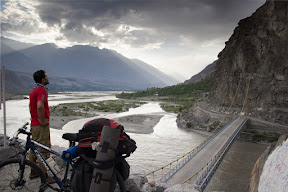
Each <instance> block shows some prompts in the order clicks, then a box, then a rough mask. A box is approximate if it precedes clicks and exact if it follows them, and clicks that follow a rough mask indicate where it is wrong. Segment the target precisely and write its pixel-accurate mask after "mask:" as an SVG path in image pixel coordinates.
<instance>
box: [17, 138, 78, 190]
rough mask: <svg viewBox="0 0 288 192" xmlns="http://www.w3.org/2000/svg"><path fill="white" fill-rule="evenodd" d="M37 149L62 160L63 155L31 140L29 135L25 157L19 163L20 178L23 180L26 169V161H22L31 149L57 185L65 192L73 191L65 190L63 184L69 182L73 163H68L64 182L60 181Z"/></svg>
mask: <svg viewBox="0 0 288 192" xmlns="http://www.w3.org/2000/svg"><path fill="white" fill-rule="evenodd" d="M36 147H40V148H42V149H44V150H46V151H48V152H49V153H52V154H54V155H56V156H58V157H60V158H61V154H60V153H58V152H56V151H54V150H52V149H51V148H49V147H46V146H45V145H42V144H41V143H38V142H36V141H33V140H31V138H30V135H27V141H26V146H25V151H24V155H23V156H21V157H20V162H19V164H20V171H19V174H20V175H19V176H20V178H22V176H23V172H24V167H23V162H24V161H22V159H23V160H24V159H25V158H26V154H27V152H28V150H29V149H31V150H32V151H33V152H34V153H35V154H36V156H37V157H38V158H39V159H40V161H41V162H42V164H43V165H44V166H45V168H46V169H47V171H48V172H49V174H50V175H52V176H53V179H54V180H55V181H56V183H57V184H58V186H59V187H60V188H61V190H63V191H71V190H70V189H67V188H65V186H64V185H63V183H64V182H66V181H67V176H68V169H69V165H71V167H72V168H74V167H73V165H72V163H71V162H66V170H65V175H64V178H63V180H62V181H60V179H59V178H58V177H57V175H56V174H54V173H53V171H52V170H51V168H50V167H49V165H48V163H47V162H46V160H45V159H44V158H43V156H42V155H41V154H40V152H39V151H38V150H37V148H36ZM19 181H21V179H19ZM19 184H20V182H19Z"/></svg>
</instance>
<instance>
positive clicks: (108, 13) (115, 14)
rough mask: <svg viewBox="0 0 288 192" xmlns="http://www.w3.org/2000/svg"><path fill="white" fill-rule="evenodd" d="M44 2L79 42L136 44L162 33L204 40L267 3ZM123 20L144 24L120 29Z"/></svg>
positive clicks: (53, 20) (46, 14) (47, 14)
mask: <svg viewBox="0 0 288 192" xmlns="http://www.w3.org/2000/svg"><path fill="white" fill-rule="evenodd" d="M40 2H41V4H40V5H39V6H38V7H37V9H38V12H39V16H40V18H41V19H42V21H44V22H45V23H47V24H48V25H49V26H53V25H58V26H61V27H62V28H61V32H62V33H63V35H64V36H66V38H67V39H70V40H73V41H76V42H79V43H81V41H84V42H85V41H91V40H95V41H99V42H103V41H106V42H107V41H109V40H115V39H118V40H121V41H122V42H123V41H125V42H126V43H130V44H131V45H132V46H139V45H145V44H150V43H153V42H156V43H157V42H158V41H159V37H161V38H160V39H161V40H163V39H164V38H169V37H174V36H176V37H177V36H185V37H187V38H191V37H192V38H194V39H197V40H199V41H202V40H212V39H215V38H219V37H223V36H227V35H231V33H232V31H233V29H234V28H235V27H236V25H237V23H238V21H239V20H240V19H243V18H245V17H247V16H250V15H251V14H252V13H253V12H254V11H255V10H256V9H257V8H258V7H260V6H261V5H262V4H263V3H264V0H241V1H239V0H202V1H199V0H134V1H131V0H121V1H115V0H114V1H105V0H104V1H103V0H102V1H99V0H77V1H76V0H70V1H69V0H65V1H63V0H61V1H60V0H59V1H40ZM120 25H127V26H132V27H136V28H142V30H135V31H131V32H127V31H126V32H125V31H122V33H121V32H119V31H117V30H118V28H119V26H120ZM84 26H85V27H84ZM89 27H94V28H95V29H96V30H99V31H101V32H103V33H104V34H107V36H106V37H105V36H104V37H98V36H97V35H96V36H95V34H93V33H92V32H91V30H90V29H89ZM108 33H109V34H108ZM124 37H125V38H124Z"/></svg>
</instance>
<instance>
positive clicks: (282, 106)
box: [210, 0, 288, 125]
mask: <svg viewBox="0 0 288 192" xmlns="http://www.w3.org/2000/svg"><path fill="white" fill-rule="evenodd" d="M218 58H219V59H218V62H217V64H216V67H215V73H214V76H213V80H212V89H211V92H210V104H212V105H213V106H217V107H218V108H219V106H221V107H224V108H226V109H228V107H229V106H230V105H231V104H232V107H234V108H236V110H237V109H238V110H241V109H242V108H243V109H244V110H245V111H246V112H248V113H250V115H251V116H253V117H258V118H261V119H263V120H267V121H270V122H275V123H279V124H282V125H288V2H287V1H274V0H268V1H267V2H266V3H265V4H264V5H263V6H262V7H260V8H259V9H258V10H257V11H256V12H255V13H253V15H252V16H250V17H248V18H246V19H243V20H241V21H240V22H239V25H238V27H236V28H235V30H234V33H233V35H232V36H231V37H230V39H229V41H228V42H226V46H225V48H224V49H223V51H222V52H221V53H220V54H219V55H218ZM243 104H245V105H244V107H243Z"/></svg>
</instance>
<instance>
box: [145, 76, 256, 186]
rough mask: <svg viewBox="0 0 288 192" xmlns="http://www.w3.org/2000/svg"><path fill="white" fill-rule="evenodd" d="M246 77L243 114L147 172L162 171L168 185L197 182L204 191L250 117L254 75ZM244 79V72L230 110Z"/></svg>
mask: <svg viewBox="0 0 288 192" xmlns="http://www.w3.org/2000/svg"><path fill="white" fill-rule="evenodd" d="M246 79H247V81H248V82H247V81H246V83H247V84H246V85H247V89H246V94H245V98H244V101H243V106H242V110H241V112H240V115H237V116H236V117H235V118H234V119H233V120H231V121H229V122H228V123H227V124H226V125H225V126H223V127H222V128H219V126H220V125H219V126H218V127H217V128H216V129H215V130H214V131H213V132H212V133H211V134H210V135H209V136H208V137H207V139H206V140H205V141H203V142H202V143H201V144H199V145H198V146H197V147H196V148H194V149H193V150H191V151H189V152H188V153H186V154H184V155H183V156H182V157H180V158H178V159H176V160H174V161H172V162H170V163H168V164H166V165H164V166H163V167H161V168H159V169H156V170H154V171H152V172H150V173H148V174H147V176H148V175H154V174H155V173H156V172H159V171H161V172H162V174H161V175H162V177H161V179H160V182H162V183H166V184H168V185H175V184H179V183H189V184H196V185H197V186H199V188H200V189H201V190H202V191H203V190H204V189H205V187H206V186H207V185H208V183H209V181H210V179H211V178H212V176H213V174H214V173H215V172H216V169H217V168H218V166H219V164H220V163H221V161H222V160H223V158H224V156H225V154H226V153H227V151H228V150H229V148H230V146H231V145H232V144H233V142H234V140H235V139H236V138H237V136H238V134H239V132H240V131H241V129H243V127H244V126H245V124H246V122H247V120H248V118H247V116H245V114H248V112H247V102H248V99H247V98H248V93H249V87H250V80H251V79H252V78H251V76H250V74H249V77H248V78H246ZM241 80H242V75H241V76H240V80H239V84H238V86H237V89H236V92H235V95H234V98H233V100H232V102H231V104H230V107H229V109H228V112H229V111H230V109H231V107H232V105H233V104H234V101H235V98H236V96H237V94H238V92H239V85H240V83H241ZM225 118H226V116H225V117H224V118H223V120H222V122H225ZM167 170H168V171H167ZM164 172H165V173H164Z"/></svg>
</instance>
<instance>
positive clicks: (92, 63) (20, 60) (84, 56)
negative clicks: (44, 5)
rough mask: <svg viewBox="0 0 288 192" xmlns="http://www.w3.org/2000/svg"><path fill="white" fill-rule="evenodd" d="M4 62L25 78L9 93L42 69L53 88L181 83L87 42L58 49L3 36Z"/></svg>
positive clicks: (138, 87) (121, 87) (126, 87)
mask: <svg viewBox="0 0 288 192" xmlns="http://www.w3.org/2000/svg"><path fill="white" fill-rule="evenodd" d="M1 63H2V66H5V69H6V70H8V71H9V72H8V73H7V74H9V75H10V76H12V74H13V76H15V77H17V78H13V79H15V81H16V80H17V79H20V80H21V81H22V82H21V83H20V82H19V85H20V84H22V86H20V87H18V88H17V86H16V85H17V82H14V83H13V84H15V86H16V87H15V86H12V87H13V88H12V87H10V86H7V91H10V92H18V91H22V90H23V89H26V87H27V89H30V88H31V87H32V86H33V84H34V82H33V79H32V74H33V72H34V71H36V70H39V69H43V70H45V71H46V73H47V74H48V76H49V78H50V84H49V88H50V90H52V91H65V90H67V91H77V90H78V91H92V90H141V89H146V88H148V87H165V86H169V85H174V84H177V83H179V82H178V81H177V80H175V79H174V78H172V77H170V76H168V75H166V74H165V73H163V72H161V71H159V70H158V69H156V68H154V67H152V66H151V65H149V64H147V63H145V62H143V61H140V60H137V59H128V58H126V57H124V56H123V55H121V54H119V53H117V52H116V51H113V50H108V49H99V48H98V47H91V46H86V45H75V46H73V47H68V48H59V47H57V46H56V45H55V44H51V43H47V44H41V45H33V44H27V43H22V42H19V41H15V40H11V39H7V38H4V37H1ZM7 78H8V79H9V77H7ZM22 79H25V80H26V81H24V82H23V80H22ZM28 79H29V80H28ZM9 81H10V80H9ZM10 84H11V83H8V85H10ZM23 84H24V85H26V86H23Z"/></svg>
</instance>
